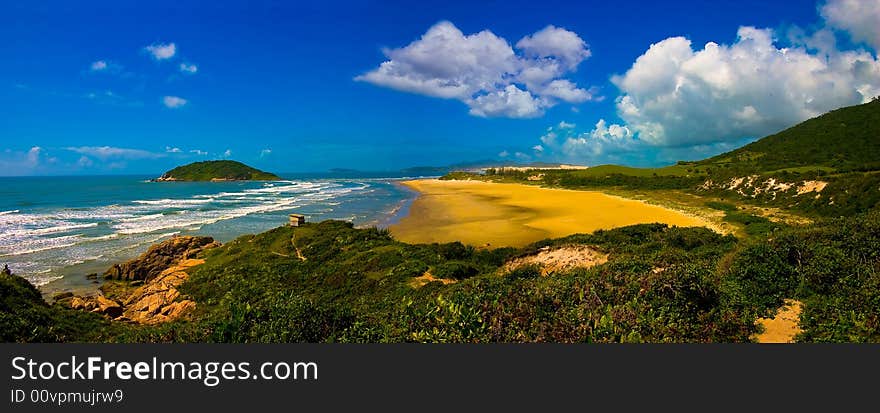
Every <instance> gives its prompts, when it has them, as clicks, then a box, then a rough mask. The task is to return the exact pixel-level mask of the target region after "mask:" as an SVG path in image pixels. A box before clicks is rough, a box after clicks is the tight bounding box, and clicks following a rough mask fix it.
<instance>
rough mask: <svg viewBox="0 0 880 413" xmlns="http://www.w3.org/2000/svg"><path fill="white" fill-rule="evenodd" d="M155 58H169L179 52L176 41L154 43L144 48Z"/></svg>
mask: <svg viewBox="0 0 880 413" xmlns="http://www.w3.org/2000/svg"><path fill="white" fill-rule="evenodd" d="M144 50H146V51H147V52H148V53H150V55H151V56H153V59H156V60H167V59H170V58H172V57H174V55H175V54H176V53H177V46H176V45H175V44H174V43H153V44H151V45H149V46H147V47H145V48H144Z"/></svg>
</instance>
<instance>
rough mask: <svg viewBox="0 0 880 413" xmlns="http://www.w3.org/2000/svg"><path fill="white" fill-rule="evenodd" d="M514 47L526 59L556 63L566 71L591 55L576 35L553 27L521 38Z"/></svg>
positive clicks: (584, 43) (574, 67)
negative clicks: (520, 51) (521, 52)
mask: <svg viewBox="0 0 880 413" xmlns="http://www.w3.org/2000/svg"><path fill="white" fill-rule="evenodd" d="M516 47H517V49H520V50H522V51H523V53H524V54H525V56H526V57H529V58H533V59H545V60H550V61H553V62H558V63H559V64H560V66H562V67H563V68H565V69H567V70H574V69H576V68H577V66H578V65H579V64H580V63H581V62H583V61H584V60H586V59H587V58H588V57H590V54H591V53H590V48H589V47H588V46H587V43H586V42H584V41H583V39H581V38H580V37H579V36H578V35H577V34H575V33H574V32H570V31H568V30H565V29H562V28H559V27H555V26H553V25H550V26H547V27H545V28H544V29H542V30H540V31H538V32H536V33H535V34H532V35H530V36H526V37H523V38H522V39H520V41H518V42H517V43H516Z"/></svg>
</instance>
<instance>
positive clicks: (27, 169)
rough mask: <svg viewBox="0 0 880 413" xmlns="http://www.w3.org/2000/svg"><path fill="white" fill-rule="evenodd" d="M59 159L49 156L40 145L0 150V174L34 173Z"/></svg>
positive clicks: (18, 174)
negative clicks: (18, 149) (21, 149)
mask: <svg viewBox="0 0 880 413" xmlns="http://www.w3.org/2000/svg"><path fill="white" fill-rule="evenodd" d="M57 161H58V160H57V158H54V157H51V156H49V155H48V154H46V151H45V150H44V149H43V148H41V147H39V146H32V147H31V148H30V149H28V150H27V151H14V150H11V149H6V150H5V151H3V152H0V176H20V175H29V174H33V173H35V172H40V171H44V170H45V167H46V166H51V164H53V163H56V162H57Z"/></svg>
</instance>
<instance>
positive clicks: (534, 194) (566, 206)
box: [390, 179, 711, 247]
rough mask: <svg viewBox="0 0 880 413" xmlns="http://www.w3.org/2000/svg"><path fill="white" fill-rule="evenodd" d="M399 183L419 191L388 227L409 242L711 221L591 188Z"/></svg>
mask: <svg viewBox="0 0 880 413" xmlns="http://www.w3.org/2000/svg"><path fill="white" fill-rule="evenodd" d="M402 184H403V185H405V186H407V187H409V188H411V189H413V190H416V191H418V192H419V193H420V196H419V197H418V198H417V199H416V200H415V201H414V202H413V204H412V206H411V207H410V212H409V215H407V216H406V217H404V218H403V219H401V220H400V222H399V223H398V224H396V225H392V226H391V227H390V230H391V233H392V234H393V235H394V236H395V237H396V238H397V239H400V240H402V241H406V242H412V243H430V242H451V241H461V242H463V243H465V244H470V245H475V246H485V245H487V244H489V245H490V246H492V247H499V246H522V245H526V244H529V243H531V242H535V241H538V240H541V239H545V238H556V237H563V236H566V235H570V234H576V233H588V232H593V231H595V230H597V229H609V228H614V227H620V226H625V225H632V224H639V223H650V222H662V223H666V224H670V225H678V226H711V224H709V223H708V222H707V221H705V220H702V219H700V218H697V217H693V216H689V215H686V214H684V213H681V212H678V211H673V210H670V209H666V208H662V207H659V206H655V205H649V204H646V203H644V202H642V201H636V200H630V199H624V198H620V197H616V196H611V195H606V194H603V193H601V192H595V191H573V190H566V189H551V188H541V187H537V186H530V185H520V184H501V183H490V182H483V181H441V180H437V179H423V180H414V181H406V182H403V183H402Z"/></svg>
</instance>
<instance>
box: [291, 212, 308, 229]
mask: <svg viewBox="0 0 880 413" xmlns="http://www.w3.org/2000/svg"><path fill="white" fill-rule="evenodd" d="M305 223H306V216H305V215H300V214H290V226H292V227H298V226H300V225H302V224H305Z"/></svg>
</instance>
